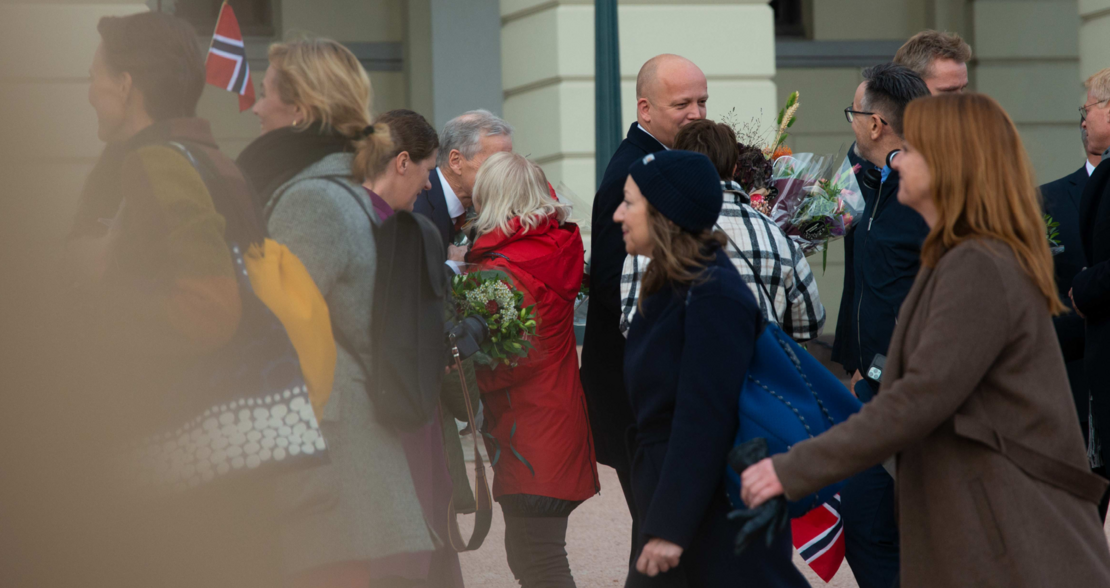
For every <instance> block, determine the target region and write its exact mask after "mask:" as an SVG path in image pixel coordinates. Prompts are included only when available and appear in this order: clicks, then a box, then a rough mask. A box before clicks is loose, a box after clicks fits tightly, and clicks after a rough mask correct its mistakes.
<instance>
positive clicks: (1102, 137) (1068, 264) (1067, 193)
mask: <svg viewBox="0 0 1110 588" xmlns="http://www.w3.org/2000/svg"><path fill="white" fill-rule="evenodd" d="M1086 86H1087V99H1086V101H1085V102H1084V105H1083V106H1082V107H1080V109H1079V116H1080V123H1079V127H1080V133H1081V136H1082V139H1083V150H1084V151H1085V152H1086V155H1087V157H1086V160H1085V161H1084V162H1083V166H1082V167H1080V168H1079V169H1077V170H1076V171H1074V172H1072V173H1071V174H1068V175H1066V176H1064V177H1062V178H1060V179H1058V180H1056V181H1054V182H1049V183H1047V184H1045V185H1043V186H1041V195H1042V196H1043V197H1044V209H1045V213H1046V214H1048V215H1049V216H1051V217H1052V219H1053V220H1055V221H1056V222H1057V223H1059V226H1058V227H1057V228H1056V231H1057V232H1058V233H1059V236H1058V237H1057V239H1056V241H1057V243H1058V247H1063V249H1062V250H1060V249H1056V250H1055V251H1054V256H1053V261H1055V262H1056V286H1057V287H1058V288H1059V290H1060V298H1061V299H1062V300H1064V303H1065V304H1068V303H1069V302H1070V300H1069V298H1068V292H1069V291H1070V290H1071V287H1072V280H1073V279H1074V278H1075V275H1076V274H1077V273H1079V272H1080V271H1081V270H1082V269H1083V268H1084V267H1086V266H1087V258H1086V256H1085V254H1084V253H1083V242H1082V239H1081V237H1080V232H1079V227H1080V222H1081V218H1080V216H1079V205H1080V201H1081V200H1082V198H1083V188H1084V187H1085V186H1086V185H1087V180H1088V178H1090V177H1091V174H1093V173H1094V171H1095V168H1096V167H1098V164H1099V162H1101V161H1102V152H1103V151H1105V150H1106V148H1107V147H1110V117H1107V116H1106V114H1107V112H1108V111H1110V68H1107V69H1104V70H1102V71H1100V72H1098V73H1096V74H1095V75H1093V76H1091V77H1090V78H1089V79H1088V80H1087V82H1086ZM1055 323H1056V334H1057V335H1058V336H1059V339H1060V348H1061V349H1062V350H1063V352H1064V359H1066V360H1067V362H1068V380H1069V381H1070V382H1071V389H1072V394H1073V395H1074V396H1075V407H1076V409H1077V410H1078V413H1079V419H1080V423H1081V426H1082V428H1083V436H1084V438H1089V432H1088V423H1087V420H1088V408H1089V402H1090V400H1089V398H1088V397H1089V392H1088V389H1087V379H1086V377H1085V376H1084V374H1083V338H1084V324H1083V319H1082V318H1081V317H1079V316H1078V315H1077V314H1075V313H1068V314H1065V315H1063V316H1059V317H1056V319H1055Z"/></svg>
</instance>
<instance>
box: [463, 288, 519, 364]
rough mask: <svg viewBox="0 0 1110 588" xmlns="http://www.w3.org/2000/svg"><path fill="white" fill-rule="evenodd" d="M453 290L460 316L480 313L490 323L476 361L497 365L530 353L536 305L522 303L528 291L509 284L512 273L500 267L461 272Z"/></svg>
mask: <svg viewBox="0 0 1110 588" xmlns="http://www.w3.org/2000/svg"><path fill="white" fill-rule="evenodd" d="M451 293H452V297H453V299H454V302H455V311H456V313H457V315H458V317H459V318H460V319H462V318H465V317H468V316H477V317H481V318H482V319H483V320H485V321H486V325H488V326H489V338H488V339H486V341H485V342H483V343H482V345H481V350H480V351H479V352H478V353H475V354H474V360H475V361H477V362H478V363H480V364H483V365H486V366H489V367H490V368H491V369H497V366H499V365H507V366H510V367H512V366H515V365H516V364H517V363H518V362H519V361H520V358H523V357H527V356H528V350H530V349H532V344H531V343H529V341H528V339H529V337H534V336H535V335H536V316H535V305H532V306H524V307H522V306H521V303H522V302H524V293H523V292H521V291H520V290H516V289H514V288H513V287H512V286H510V285H509V276H507V275H506V274H505V273H504V272H501V271H497V270H489V271H479V272H471V273H468V274H463V275H458V276H455V277H454V278H452V279H451Z"/></svg>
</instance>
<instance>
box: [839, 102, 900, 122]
mask: <svg viewBox="0 0 1110 588" xmlns="http://www.w3.org/2000/svg"><path fill="white" fill-rule="evenodd" d="M853 114H863V115H866V116H871V115H873V114H875V113H874V112H864V111H862V110H852V107H851V106H849V107H848V108H845V109H844V118H846V119H848V122H849V123H850V122H852V118H853V117H852V115H853ZM879 122H881V123H883V124H884V125H889V124H890V123H888V122H886V121H885V120H883V117H881V116H880V117H879Z"/></svg>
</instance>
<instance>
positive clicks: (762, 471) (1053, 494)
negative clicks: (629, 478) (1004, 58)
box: [743, 94, 1110, 588]
mask: <svg viewBox="0 0 1110 588" xmlns="http://www.w3.org/2000/svg"><path fill="white" fill-rule="evenodd" d="M905 137H906V145H905V150H904V151H903V153H902V154H901V155H899V157H898V158H897V159H896V160H895V163H894V167H895V168H896V169H897V170H898V172H899V173H900V174H901V189H900V191H899V193H898V200H899V201H901V202H902V203H904V204H906V205H908V206H910V207H912V208H913V209H914V210H916V211H917V212H918V213H920V214H921V216H922V217H924V219H925V221H926V223H927V224H928V225H929V227H930V233H929V236H928V238H926V240H925V243H924V246H923V247H922V250H921V255H922V260H921V261H922V269H921V272H920V273H919V274H918V276H917V281H916V282H915V283H914V287H913V290H912V291H911V292H910V294H909V296H908V297H907V298H906V300H905V302H904V303H903V304H902V308H901V312H900V315H899V321H898V327H897V329H896V330H895V332H894V337H893V339H892V341H891V344H890V350H889V359H888V361H887V363H886V373H885V374H884V375H883V382H882V389H881V391H880V393H879V395H878V396H876V397H875V399H874V400H873V401H872V402H870V403H868V404H867V405H865V406H864V408H863V410H861V411H860V412H859V414H857V415H856V416H854V417H852V418H850V419H848V420H847V421H846V422H844V423H842V424H840V425H839V426H837V427H834V428H832V429H830V430H829V431H828V432H826V433H825V434H823V435H821V436H819V437H817V438H815V439H810V440H808V441H804V442H802V443H799V444H797V445H795V446H794V447H793V448H792V449H791V450H790V451H789V452H787V453H784V454H779V455H776V456H774V457H772V458H770V459H766V460H763V461H761V462H759V463H757V464H756V465H754V466H752V467H751V468H748V469H747V470H746V471H745V472H744V474H743V483H744V489H743V498H744V500H745V502H747V504H749V505H751V506H755V505H758V504H762V503H763V502H765V501H766V500H769V499H770V498H772V497H775V496H778V495H780V494H785V495H786V497H787V498H791V497H800V496H804V495H806V494H809V493H811V492H813V491H815V490H817V489H818V488H821V487H823V486H826V485H828V484H830V483H832V482H834V481H837V480H842V479H844V478H847V477H849V476H851V475H853V474H855V473H857V472H860V471H863V470H864V469H866V468H868V467H871V466H873V465H875V464H877V463H880V462H883V461H884V460H886V459H888V458H890V457H891V456H895V459H896V462H895V463H896V468H897V470H896V471H897V475H896V479H897V493H898V511H899V518H900V530H901V545H902V572H901V573H902V584H901V585H902V586H903V587H904V588H916V587H921V586H944V587H954V586H968V587H972V586H974V587H981V586H1006V587H1015V586H1030V587H1032V586H1037V587H1041V586H1110V550H1108V548H1107V543H1106V537H1105V535H1104V534H1103V530H1102V528H1101V525H1100V524H1099V519H1098V513H1097V512H1096V508H1095V507H1096V504H1097V502H1098V500H1099V498H1100V497H1101V495H1102V492H1103V491H1104V490H1105V486H1106V483H1105V482H1104V481H1102V480H1100V479H1099V478H1097V477H1096V476H1094V475H1093V474H1091V473H1090V471H1089V469H1088V467H1087V459H1086V453H1085V451H1084V449H1083V439H1082V436H1081V434H1080V430H1079V428H1078V427H1077V426H1076V424H1075V423H1076V414H1075V407H1074V403H1073V402H1072V401H1071V396H1070V392H1069V390H1068V379H1067V373H1066V371H1065V368H1064V361H1063V358H1062V356H1061V354H1060V348H1059V345H1058V344H1057V342H1056V338H1055V335H1054V333H1053V328H1052V321H1051V316H1052V315H1053V314H1058V313H1060V312H1062V311H1063V308H1064V307H1063V305H1062V304H1061V303H1060V300H1059V299H1058V298H1057V294H1056V290H1055V287H1054V286H1053V279H1052V258H1051V255H1050V253H1049V250H1048V243H1047V240H1046V238H1045V227H1044V223H1043V221H1042V220H1041V215H1040V206H1039V204H1038V202H1037V198H1038V196H1037V192H1036V189H1035V187H1034V186H1035V184H1034V182H1033V175H1032V170H1031V167H1030V164H1029V160H1028V157H1027V156H1026V153H1025V150H1024V148H1023V146H1022V144H1021V140H1020V138H1019V137H1018V133H1017V130H1016V129H1015V128H1014V125H1013V122H1012V121H1011V120H1010V118H1009V117H1008V116H1007V115H1006V113H1005V112H1004V111H1003V110H1002V108H1001V107H1000V106H999V105H998V103H997V102H995V101H994V100H993V99H991V98H989V97H986V96H983V95H978V94H962V95H947V96H937V97H928V98H922V99H919V100H916V101H914V102H913V103H911V104H910V105H909V107H908V108H907V109H906V114H905Z"/></svg>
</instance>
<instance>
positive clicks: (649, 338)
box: [613, 151, 808, 587]
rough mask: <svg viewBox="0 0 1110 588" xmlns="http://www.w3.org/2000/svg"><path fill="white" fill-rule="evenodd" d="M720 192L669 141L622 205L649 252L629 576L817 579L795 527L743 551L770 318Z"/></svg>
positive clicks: (673, 582) (629, 381)
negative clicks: (740, 264)
mask: <svg viewBox="0 0 1110 588" xmlns="http://www.w3.org/2000/svg"><path fill="white" fill-rule="evenodd" d="M722 201H723V197H722V191H721V181H720V177H719V176H718V174H717V169H716V168H715V167H714V166H713V163H711V162H710V161H709V158H707V157H706V156H705V155H702V154H700V153H693V152H691V151H664V152H659V153H655V154H652V155H648V156H646V157H644V158H643V159H642V160H640V161H637V162H636V163H634V164H632V167H631V168H630V169H629V177H628V180H627V181H626V182H625V185H624V202H623V203H621V205H620V207H619V208H617V212H616V213H615V214H614V215H613V220H614V222H618V223H621V226H622V229H623V233H624V245H625V250H626V251H627V252H628V253H629V255H645V256H648V257H650V258H651V264H649V265H648V267H647V270H646V271H645V272H644V277H643V283H642V286H641V290H640V302H639V305H640V311H639V313H637V315H636V316H635V318H633V320H632V324H631V326H630V327H629V330H628V346H627V347H626V348H625V355H624V374H625V386H626V388H627V391H628V398H629V401H630V403H631V405H632V412H633V415H634V416H635V418H636V426H635V429H636V430H635V440H634V442H633V443H632V449H633V454H632V491H633V493H634V495H635V501H636V514H637V515H638V516H639V524H640V527H639V528H640V537H639V540H638V545H636V549H637V550H638V552H639V555H638V556H637V560H636V563H635V568H634V569H632V570H629V575H628V581H627V584H626V585H627V586H641V585H649V586H659V585H664V586H699V587H715V586H722V587H723V586H769V587H788V586H808V584H807V583H806V581H805V578H804V577H802V575H801V573H800V572H798V569H797V568H795V567H794V564H793V563H792V562H791V559H790V558H791V555H792V553H793V546H792V545H791V541H790V534H789V533H784V534H783V535H781V536H780V537H779V538H778V539H777V540H776V541H775V543H774V544H773V545H772V546H771V547H770V548H767V547H766V546H765V545H764V543H763V542H761V541H757V542H755V544H753V545H752V546H751V547H749V548H748V549H747V550H746V551H745V552H744V553H743V554H742V555H741V556H739V557H735V556H733V545H734V543H735V540H736V534H737V533H738V532H739V531H740V525H739V524H737V523H734V522H732V521H729V520H728V518H727V517H728V512H729V510H730V507H729V504H728V498H727V497H726V495H725V490H724V474H725V468H727V467H728V465H727V461H726V457H727V455H728V452H729V449H731V447H732V443H733V440H734V439H735V437H736V428H737V426H738V425H739V416H738V415H739V403H740V387H741V385H742V384H743V381H744V375H745V374H746V373H747V371H748V364H749V363H751V359H752V353H753V351H754V350H755V341H756V338H757V337H758V336H759V333H760V331H761V330H762V328H763V323H762V321H763V319H762V316H761V315H760V311H759V306H758V305H757V304H756V301H755V298H754V297H753V296H752V292H751V290H750V289H749V288H748V286H747V284H745V283H744V280H743V278H741V277H740V274H739V273H738V272H737V271H736V267H735V266H734V265H732V262H731V261H730V260H729V258H728V254H727V253H726V252H725V250H724V248H723V245H724V244H725V243H727V237H726V236H725V235H724V233H721V232H720V231H714V229H713V226H714V224H715V223H716V222H717V217H718V215H719V214H720V212H721V204H722ZM656 576H659V577H658V578H655V577H656ZM649 577H652V578H654V579H649Z"/></svg>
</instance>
